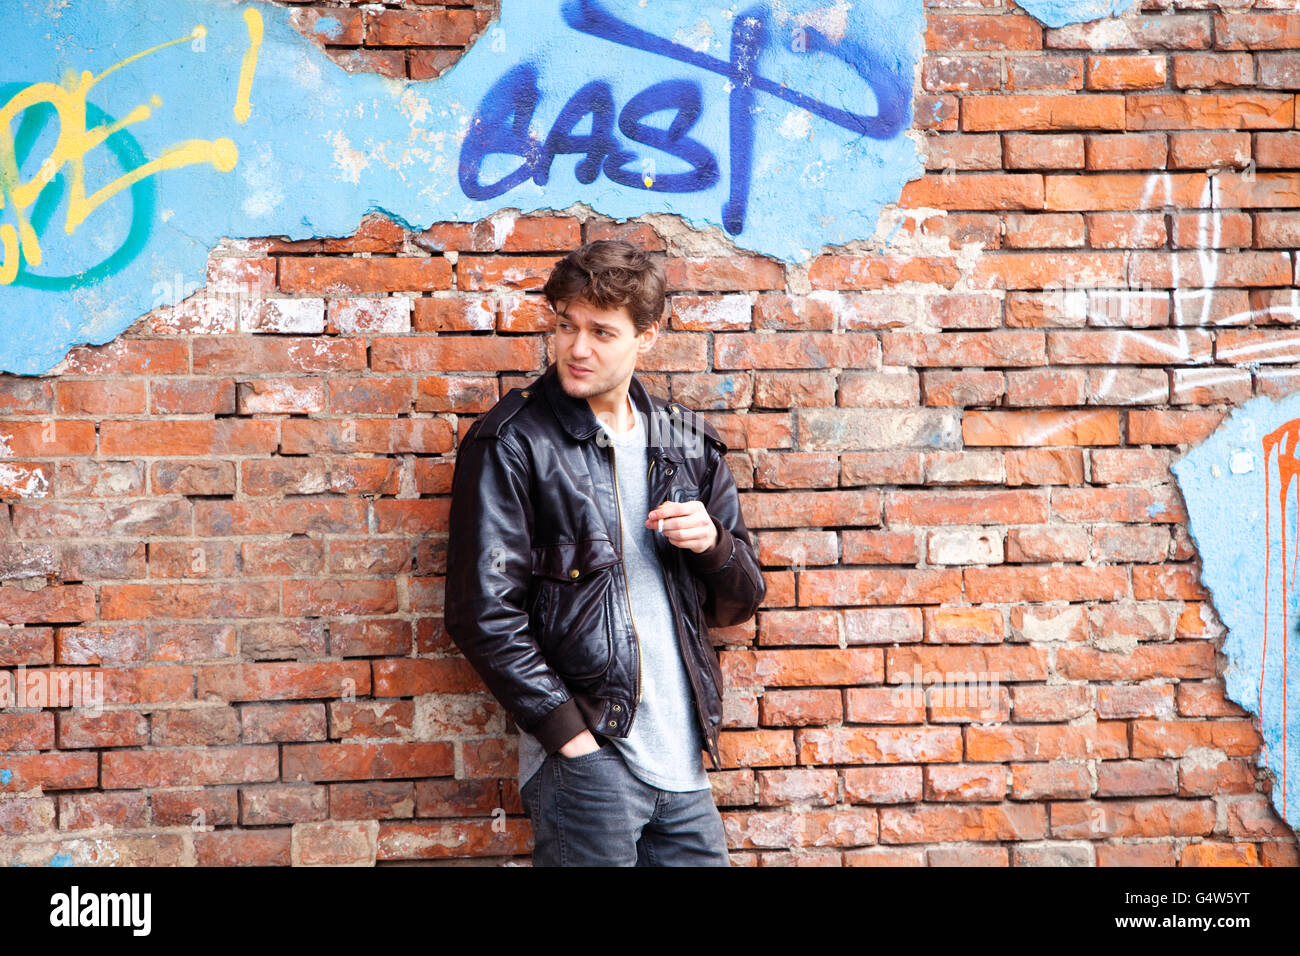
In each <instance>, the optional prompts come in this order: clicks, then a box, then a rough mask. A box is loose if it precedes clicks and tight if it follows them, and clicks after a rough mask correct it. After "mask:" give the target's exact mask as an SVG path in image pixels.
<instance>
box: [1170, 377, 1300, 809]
mask: <svg viewBox="0 0 1300 956" xmlns="http://www.w3.org/2000/svg"><path fill="white" fill-rule="evenodd" d="M1298 439H1300V395H1292V396H1289V397H1287V398H1285V399H1282V400H1280V401H1277V402H1274V401H1273V400H1271V399H1269V398H1257V399H1254V400H1252V401H1249V402H1247V403H1246V404H1244V405H1242V406H1241V407H1240V408H1238V409H1236V410H1235V411H1233V412H1232V414H1231V415H1229V417H1228V418H1227V420H1226V421H1225V422H1223V424H1221V425H1220V426H1219V428H1218V429H1217V430H1216V431H1215V432H1214V434H1213V435H1211V436H1210V437H1209V438H1208V439H1207V440H1206V441H1205V442H1204V443H1202V444H1201V445H1200V446H1198V447H1197V448H1195V449H1193V450H1192V451H1191V452H1189V453H1188V454H1187V455H1185V456H1184V457H1183V458H1181V459H1179V460H1178V461H1176V462H1174V463H1173V465H1172V466H1171V468H1172V470H1173V473H1174V476H1175V477H1176V478H1177V479H1178V485H1179V488H1180V489H1181V490H1182V494H1183V499H1184V500H1185V501H1186V503H1187V514H1188V519H1189V526H1190V531H1191V535H1192V540H1193V541H1194V542H1195V544H1196V549H1197V552H1198V553H1199V554H1200V558H1201V568H1202V571H1201V581H1202V582H1203V583H1204V584H1205V586H1206V588H1207V589H1208V590H1209V592H1210V595H1211V597H1212V598H1213V600H1214V608H1215V610H1216V611H1217V612H1218V615H1219V619H1220V620H1221V621H1222V622H1223V624H1224V626H1225V627H1226V628H1227V629H1228V633H1227V636H1226V638H1225V639H1224V644H1223V651H1224V654H1225V655H1226V656H1227V659H1228V663H1227V667H1226V669H1225V671H1224V681H1225V689H1226V691H1227V695H1228V697H1230V698H1231V699H1232V700H1234V701H1236V702H1237V703H1238V704H1240V705H1241V706H1242V707H1244V708H1245V709H1246V710H1248V711H1250V712H1251V713H1252V714H1254V715H1255V716H1256V717H1257V718H1258V720H1259V725H1260V730H1261V733H1262V735H1263V738H1264V747H1263V750H1262V753H1261V763H1263V764H1264V765H1266V766H1267V767H1268V768H1269V769H1270V770H1271V771H1272V772H1273V775H1274V778H1275V783H1274V785H1273V806H1274V808H1275V809H1276V810H1277V812H1278V814H1279V815H1280V816H1281V817H1282V818H1283V819H1285V820H1286V821H1287V823H1289V824H1290V825H1291V827H1292V828H1293V829H1297V830H1300V641H1297V638H1296V625H1297V622H1300V590H1298V589H1297V588H1296V586H1295V585H1296V580H1295V578H1296V575H1295V573H1293V571H1292V566H1293V563H1294V561H1295V556H1296V548H1297V546H1300V541H1298V540H1297V535H1296V528H1297V525H1296V521H1297V506H1296V494H1297V492H1296V484H1297V482H1298V481H1300V458H1297V449H1296V444H1297V440H1298ZM1288 498H1289V501H1288ZM1290 658H1295V660H1294V661H1290V660H1289V659H1290ZM1288 664H1289V665H1290V666H1287V665H1288ZM1284 668H1285V671H1286V678H1285V683H1284V678H1283V672H1284Z"/></svg>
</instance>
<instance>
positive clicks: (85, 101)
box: [0, 0, 923, 373]
mask: <svg viewBox="0 0 1300 956" xmlns="http://www.w3.org/2000/svg"><path fill="white" fill-rule="evenodd" d="M51 10H53V14H51ZM3 15H4V18H5V26H6V36H7V40H8V43H7V49H8V51H9V52H8V54H7V55H6V57H5V59H4V61H3V64H2V65H0V103H2V104H5V105H4V106H3V110H4V113H3V114H2V115H3V122H0V187H2V189H3V200H4V206H3V208H0V254H2V255H3V264H2V265H0V318H2V321H3V323H4V334H3V335H2V336H0V368H3V369H4V370H6V371H12V372H20V373H38V372H42V371H45V370H47V369H49V368H51V367H52V366H54V365H55V364H57V363H58V362H59V360H60V359H62V357H63V355H64V354H65V352H66V350H67V348H68V346H69V345H71V344H74V343H80V342H89V343H94V344H98V343H103V342H106V341H108V340H110V339H111V338H112V337H113V336H115V335H116V334H118V333H120V332H121V331H122V330H123V329H125V328H126V327H127V326H128V325H129V324H130V323H131V322H132V321H134V320H135V319H136V318H138V317H139V316H140V315H143V314H144V313H146V312H148V311H149V310H150V309H152V308H156V307H158V306H159V305H167V304H171V303H170V302H168V301H159V292H158V288H159V287H160V285H161V287H162V288H164V289H166V288H169V287H171V286H172V285H173V284H174V280H175V277H176V276H177V275H178V274H179V275H182V276H183V277H184V279H185V283H190V282H192V281H193V277H195V276H199V277H201V276H202V274H203V272H204V267H205V263H206V257H207V253H208V250H209V249H210V248H212V247H213V246H214V245H215V244H216V243H217V242H218V240H220V239H221V238H222V237H257V236H278V235H284V236H288V237H289V238H307V237H315V236H345V235H350V234H351V233H352V232H353V231H354V230H355V229H356V227H357V224H358V223H359V222H360V220H361V219H362V218H363V217H364V216H365V215H366V214H367V213H368V212H371V211H375V210H380V211H383V212H386V213H387V214H389V215H391V216H393V217H394V218H396V219H398V220H399V221H401V222H404V223H405V224H407V225H409V226H411V227H413V228H417V229H418V228H423V227H425V226H427V225H429V224H430V223H432V222H437V221H443V220H456V221H475V220H479V219H482V218H483V217H485V216H487V215H490V214H491V213H493V212H495V211H497V210H498V209H501V208H518V209H521V210H523V211H532V210H537V209H558V208H566V207H568V206H571V205H573V204H574V203H585V204H587V205H589V206H590V207H592V208H593V209H596V210H597V211H599V212H602V213H605V214H607V215H610V216H613V217H615V218H618V219H628V218H634V217H637V216H640V215H643V214H646V213H674V214H677V215H680V216H682V217H684V218H685V219H686V220H688V221H689V222H690V223H692V224H693V225H695V226H697V227H704V226H709V225H716V226H720V227H722V228H723V229H725V230H726V232H727V233H728V234H729V235H730V236H731V237H732V239H733V240H734V241H735V242H736V244H737V245H739V246H741V247H743V248H746V249H751V250H755V251H758V252H762V253H767V254H770V255H773V256H777V257H781V258H784V259H788V260H801V259H805V258H807V257H808V256H809V255H810V254H811V253H812V252H813V251H815V250H817V249H818V248H820V247H821V246H823V245H824V244H826V243H842V242H845V241H848V240H850V239H856V238H863V237H868V236H870V235H871V234H872V233H873V232H874V230H875V226H876V221H877V218H878V216H879V213H880V210H881V208H882V207H883V206H884V205H886V204H888V203H891V202H894V201H896V200H897V198H898V195H899V192H900V190H901V189H902V186H903V184H904V183H905V182H906V181H907V180H909V179H912V178H915V177H916V176H918V175H920V173H921V163H920V160H919V158H918V156H917V154H916V148H915V146H914V144H913V142H912V140H910V139H909V138H907V137H906V136H905V135H904V133H905V131H906V130H907V129H908V128H909V127H910V125H911V103H912V95H913V90H912V85H913V79H912V78H913V75H914V70H915V66H916V63H917V60H918V59H919V57H920V55H921V47H922V41H921V37H922V31H923V17H922V9H921V0H883V2H876V3H872V4H857V5H854V6H852V7H850V6H849V5H847V4H845V5H840V6H827V5H826V4H824V3H819V2H804V0H801V2H771V3H768V2H766V0H757V2H753V3H742V4H740V5H739V6H736V5H727V6H726V7H725V8H724V7H723V6H722V5H720V4H705V3H698V2H671V3H666V2H655V3H652V4H645V5H638V4H629V3H612V2H609V0H528V2H526V3H524V2H510V0H507V2H506V3H505V4H504V5H503V12H502V20H501V22H500V23H498V24H494V25H492V26H491V27H489V29H488V31H487V33H486V35H485V36H484V37H482V38H480V40H479V41H478V42H477V43H476V44H475V45H474V46H473V48H471V49H470V50H469V51H468V52H467V53H466V55H465V56H464V57H463V58H462V59H461V61H460V62H459V63H458V64H457V65H456V66H455V67H454V68H453V69H452V70H450V71H448V73H446V74H444V75H443V76H441V77H439V78H437V79H435V80H428V81H421V82H415V81H410V82H404V81H394V80H390V79H386V78H383V77H379V76H374V75H369V74H349V73H347V72H346V71H344V70H343V69H342V68H340V67H338V66H336V65H335V64H334V63H333V62H332V61H330V60H329V58H328V57H326V56H325V54H324V53H323V52H322V51H321V50H319V49H318V48H317V47H315V46H314V45H313V44H312V43H310V42H309V41H308V40H306V39H305V38H304V37H302V36H301V35H300V34H299V33H298V32H297V31H296V30H295V29H294V28H293V27H292V25H291V24H290V23H289V20H288V11H287V10H286V9H285V8H282V7H276V6H270V5H266V4H242V5H240V4H235V3H233V2H230V0H169V2H168V3H166V4H156V3H144V2H142V0H141V2H132V3H128V2H122V0H115V2H114V0H80V2H78V3H76V4H71V5H69V6H67V7H64V8H59V7H54V8H51V6H50V4H49V3H48V2H46V0H18V2H11V3H9V4H6V8H5V11H4V14H3ZM185 283H182V284H181V286H182V287H183V286H184V284H185Z"/></svg>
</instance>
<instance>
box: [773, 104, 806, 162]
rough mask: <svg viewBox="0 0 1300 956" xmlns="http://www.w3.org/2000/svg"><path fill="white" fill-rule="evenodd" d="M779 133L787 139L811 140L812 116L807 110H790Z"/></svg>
mask: <svg viewBox="0 0 1300 956" xmlns="http://www.w3.org/2000/svg"><path fill="white" fill-rule="evenodd" d="M777 132H778V133H780V134H781V135H782V136H784V137H785V138H786V139H811V138H812V115H811V114H810V113H809V112H808V111H807V110H790V111H789V112H788V113H786V114H785V119H784V120H782V121H781V126H780V128H779V129H778V130H777ZM804 168H805V169H807V168H808V167H804Z"/></svg>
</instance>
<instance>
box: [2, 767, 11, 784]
mask: <svg viewBox="0 0 1300 956" xmlns="http://www.w3.org/2000/svg"><path fill="white" fill-rule="evenodd" d="M13 778H14V772H13V771H12V770H7V769H4V768H0V784H8V783H9V781H10V780H12V779H13Z"/></svg>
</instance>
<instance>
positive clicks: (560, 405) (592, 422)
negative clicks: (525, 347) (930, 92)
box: [538, 362, 655, 444]
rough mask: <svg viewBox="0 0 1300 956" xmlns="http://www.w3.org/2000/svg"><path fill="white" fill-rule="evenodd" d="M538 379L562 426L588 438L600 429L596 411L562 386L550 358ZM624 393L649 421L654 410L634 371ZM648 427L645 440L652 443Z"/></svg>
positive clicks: (653, 404)
mask: <svg viewBox="0 0 1300 956" xmlns="http://www.w3.org/2000/svg"><path fill="white" fill-rule="evenodd" d="M538 383H539V384H540V385H541V387H542V392H543V393H544V394H545V395H546V399H547V401H549V402H550V403H551V409H552V410H553V411H554V412H555V417H556V418H557V419H558V420H559V422H560V424H561V425H562V426H563V427H564V430H565V431H566V432H568V433H569V434H570V435H572V436H573V437H574V438H579V439H586V438H590V437H591V436H592V435H594V434H595V433H596V432H597V431H598V430H599V429H600V422H599V421H598V420H597V419H596V413H595V412H593V411H592V410H591V406H590V405H588V404H587V400H586V399H585V398H574V397H573V396H571V395H570V394H569V393H568V392H566V391H565V390H564V386H563V385H561V384H560V374H559V372H558V370H557V369H556V366H555V363H554V362H552V363H551V364H550V365H548V366H547V367H546V371H545V372H543V373H542V375H541V377H540V378H539V379H538ZM627 393H628V396H629V397H630V398H631V399H632V407H633V408H634V409H636V411H638V412H639V413H640V414H641V415H642V416H644V420H645V421H646V422H649V421H650V420H651V417H652V416H653V415H654V414H655V402H654V400H653V398H652V396H651V395H650V393H649V392H647V391H646V388H645V386H644V385H642V384H641V380H640V379H639V378H637V377H636V375H635V374H634V375H633V376H632V379H631V381H630V382H629V383H628V386H627ZM648 431H649V434H648V435H647V440H648V441H650V443H651V444H653V443H654V439H653V436H654V434H655V429H653V428H652V429H649V430H648Z"/></svg>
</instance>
